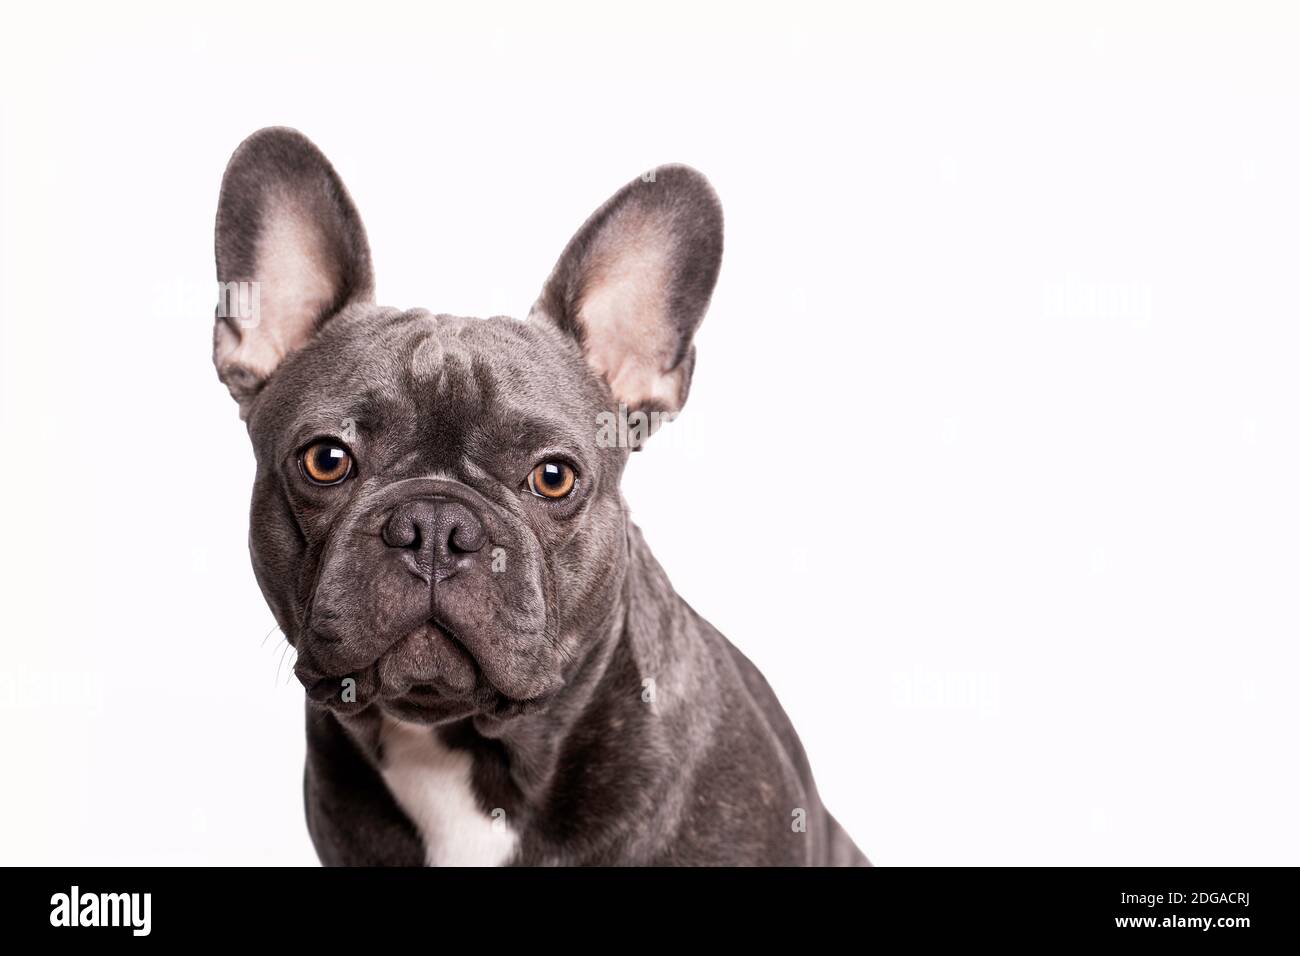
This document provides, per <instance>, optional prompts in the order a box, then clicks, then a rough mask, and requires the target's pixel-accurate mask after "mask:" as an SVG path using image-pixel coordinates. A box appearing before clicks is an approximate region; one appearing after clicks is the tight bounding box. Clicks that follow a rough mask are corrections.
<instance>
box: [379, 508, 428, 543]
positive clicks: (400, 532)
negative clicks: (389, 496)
mask: <svg viewBox="0 0 1300 956" xmlns="http://www.w3.org/2000/svg"><path fill="white" fill-rule="evenodd" d="M383 539H384V544H386V545H388V546H389V547H390V548H414V549H416V550H419V548H420V545H421V543H422V542H423V539H424V535H423V534H422V533H421V529H420V515H419V514H418V513H417V512H416V511H415V510H414V509H413V508H411V507H410V506H409V505H407V506H403V507H401V508H398V509H397V510H396V511H394V512H393V513H392V514H391V515H390V516H389V518H388V521H386V522H385V523H384V530H383Z"/></svg>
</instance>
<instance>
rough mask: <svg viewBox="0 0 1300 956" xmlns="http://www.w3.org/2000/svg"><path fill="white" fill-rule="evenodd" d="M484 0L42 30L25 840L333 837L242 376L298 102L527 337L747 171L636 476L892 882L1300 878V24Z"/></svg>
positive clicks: (13, 637) (21, 184)
mask: <svg viewBox="0 0 1300 956" xmlns="http://www.w3.org/2000/svg"><path fill="white" fill-rule="evenodd" d="M438 6H446V7H447V9H437V7H438ZM470 6H471V5H468V4H447V5H426V4H414V3H413V4H410V5H409V6H390V5H388V4H383V3H377V2H369V3H366V4H364V5H361V6H357V5H355V4H339V5H334V4H329V3H319V2H317V3H310V4H301V5H299V6H297V7H295V8H292V9H290V8H281V7H276V6H264V5H262V4H256V3H255V4H239V3H230V2H225V3H222V4H220V5H217V6H216V7H215V8H214V9H213V10H212V11H211V12H208V13H198V12H180V11H178V10H176V9H173V8H172V7H171V6H170V5H164V4H158V5H156V6H143V5H138V4H137V5H134V6H128V7H123V6H122V5H120V4H113V5H87V6H86V7H85V8H83V9H81V10H80V11H78V12H70V11H66V10H52V9H50V10H47V9H46V8H35V7H33V8H30V9H29V10H27V11H25V14H24V15H25V16H26V17H28V19H26V20H25V21H21V22H20V21H17V20H15V19H13V16H14V15H11V16H10V18H9V19H8V21H7V23H6V28H5V31H4V36H3V39H0V320H2V324H0V436H2V438H3V455H2V458H3V461H2V465H0V482H2V489H0V490H2V492H3V502H4V509H3V519H2V520H3V528H4V531H3V548H0V588H2V589H3V594H2V599H3V605H2V607H0V611H2V614H0V634H2V639H3V646H2V653H0V766H2V767H3V777H4V785H3V792H2V794H0V806H2V808H3V812H0V862H4V863H68V864H91V863H146V862H160V863H223V864H224V863H314V862H315V856H314V853H313V851H312V848H311V845H310V843H309V841H308V838H307V834H306V828H305V825H304V822H303V813H302V806H301V764H302V756H303V739H302V737H303V731H302V715H301V707H302V704H301V699H302V694H301V690H300V688H299V687H298V685H297V683H296V681H294V680H292V679H291V676H290V667H289V660H288V659H287V658H284V659H283V660H282V652H283V650H284V644H283V642H281V640H280V635H279V634H278V633H272V634H270V636H269V637H268V636H267V635H268V632H269V631H271V630H272V628H273V620H272V617H271V614H270V612H269V611H268V610H267V609H266V607H265V604H264V603H263V600H262V598H261V595H260V593H259V591H258V589H257V586H256V584H255V582H254V580H253V576H252V573H251V570H250V568H249V562H248V555H247V545H246V536H247V508H248V495H249V490H250V482H251V477H252V470H253V469H252V465H253V459H252V453H251V451H250V449H249V447H248V442H247V438H246V435H245V433H244V429H243V426H242V425H241V424H240V422H239V420H238V417H237V414H236V410H235V406H234V404H233V403H232V402H231V401H230V400H229V399H228V398H227V396H226V394H225V391H224V389H223V388H222V387H221V386H220V385H219V384H218V382H217V380H216V377H215V374H214V372H213V370H212V367H211V364H210V358H209V350H210V334H211V315H212V306H213V303H214V301H215V291H214V278H215V277H214V272H213V262H212V221H213V214H214V211H215V204H216V198H217V186H218V183H219V181H220V177H221V173H222V170H223V168H224V166H225V162H226V160H227V158H228V157H229V155H230V153H231V151H232V150H233V149H234V148H235V146H236V145H237V144H238V143H239V141H240V140H241V139H242V138H243V137H244V136H245V135H247V134H248V133H250V132H252V131H253V130H255V129H257V128H259V127H261V126H264V125H269V124H289V125H293V126H296V127H298V128H300V129H302V130H303V131H304V132H306V133H307V134H308V135H309V136H311V137H312V138H313V139H314V140H315V141H316V142H317V143H318V144H319V145H320V146H321V148H322V149H323V150H324V151H325V152H326V154H327V155H328V156H329V157H330V158H331V159H332V160H333V162H334V164H335V165H336V167H337V168H338V170H339V172H340V173H341V175H342V176H343V178H344V180H345V181H346V182H347V183H348V184H349V187H350V188H351V190H352V193H353V196H354V198H355V199H356V201H357V203H358V205H359V207H360V209H361V212H362V215H363V217H364V218H365V220H366V223H367V226H368V229H369V233H370V238H371V243H372V246H373V250H374V256H375V263H376V269H377V275H378V279H379V298H380V300H381V301H382V302H384V303H385V304H390V305H395V306H403V307H409V306H416V305H420V306H425V307H429V308H431V309H434V310H436V311H446V312H455V313H462V314H470V315H487V314H492V313H498V312H505V313H509V314H514V315H523V314H524V313H525V312H526V311H527V309H528V306H529V305H530V304H531V302H532V300H533V298H534V296H535V295H536V293H537V291H538V289H539V287H540V284H541V281H542V279H543V278H544V277H545V275H546V273H547V271H548V270H549V268H550V266H551V264H552V262H553V261H554V258H555V256H556V255H557V254H558V253H559V251H560V249H561V247H562V246H563V244H564V242H565V241H566V240H567V239H568V237H569V236H570V234H571V233H572V232H573V230H574V229H576V228H577V226H578V225H579V224H580V223H581V222H582V220H583V219H584V218H585V216H586V215H587V214H588V213H589V212H590V211H591V210H592V209H593V208H594V207H595V206H596V205H597V204H598V203H599V202H601V201H602V200H603V199H604V198H605V197H606V196H607V195H609V194H610V193H611V192H612V191H613V190H615V189H616V188H617V187H619V186H620V185H621V184H622V183H624V182H625V181H627V180H628V179H631V178H632V177H633V176H635V175H637V174H638V173H639V172H641V171H642V170H644V169H646V168H648V167H650V166H653V165H655V164H657V163H660V162H666V161H681V162H687V163H690V164H692V165H694V166H696V167H697V168H699V169H701V170H702V171H704V172H705V173H706V174H707V175H708V176H709V177H710V178H711V180H712V181H713V183H714V185H715V186H716V187H717V189H718V191H719V193H720V194H721V197H722V200H723V204H724V207H725V210H726V215H727V251H726V255H725V259H724V263H723V270H722V277H721V281H720V283H719V286H718V289H717V294H716V296H715V298H714V303H713V307H712V310H711V312H710V314H709V317H708V319H707V320H706V321H705V324H704V327H703V330H702V332H701V334H700V336H699V339H698V346H699V362H698V365H697V369H696V377H695V384H694V387H693V391H692V395H691V401H690V403H689V405H688V406H687V409H686V412H685V414H684V415H683V417H682V419H681V420H680V421H679V422H677V423H676V424H675V425H673V426H670V429H669V430H668V431H665V432H664V433H661V434H660V435H659V436H657V437H656V439H655V440H654V441H653V442H652V443H651V446H650V448H649V450H647V451H646V452H645V453H644V454H643V455H640V456H637V458H636V459H634V461H633V463H632V465H631V466H630V469H629V474H628V476H627V479H626V482H625V492H626V495H627V498H628V500H629V502H630V504H631V507H632V509H633V513H634V515H635V517H636V519H637V521H638V523H639V524H640V525H641V526H642V528H643V529H644V530H645V533H646V535H647V537H648V539H649V541H650V543H651V544H652V546H653V548H654V550H655V552H656V554H657V556H658V557H659V559H660V561H661V562H662V563H663V564H664V566H665V567H666V569H667V570H668V573H669V574H670V576H671V577H672V579H673V581H674V582H675V584H676V586H677V587H678V589H679V590H680V592H681V594H682V595H683V596H684V597H685V598H686V599H687V600H688V601H690V602H691V603H692V604H693V605H694V606H695V607H696V608H697V609H698V610H700V611H701V612H702V613H703V614H704V615H705V616H706V617H708V618H709V619H710V620H711V621H712V622H713V623H714V624H715V625H717V626H718V627H719V628H720V629H721V630H722V631H723V632H724V633H725V634H727V635H728V636H729V637H730V638H731V639H732V640H733V641H734V642H735V643H736V644H738V645H739V646H740V648H741V649H742V650H744V651H745V652H746V653H747V654H748V655H749V656H750V657H752V658H753V659H754V660H755V661H756V662H757V663H758V664H759V666H760V667H761V668H762V670H763V671H764V672H765V674H766V675H767V677H768V679H769V680H770V681H771V683H772V684H773V686H774V687H775V688H776V690H777V692H778V694H779V696H780V697H781V700H782V701H783V703H784V705H785V707H786V709H787V710H788V711H789V713H790V715H791V716H792V718H793V720H794V723H795V725H796V727H797V728H798V729H799V732H800V734H801V735H802V738H803V741H804V743H805V745H806V746H807V749H808V751H809V754H810V756H811V759H812V764H813V767H814V769H815V771H816V774H817V779H818V782H819V785H820V788H821V790H822V793H823V796H824V798H825V800H826V802H827V804H828V805H829V806H830V808H831V809H832V811H833V812H834V813H835V814H836V815H837V816H838V817H839V818H840V820H841V821H842V822H843V823H844V825H845V826H846V827H847V829H848V830H849V831H850V833H851V834H852V835H853V836H854V838H855V839H856V841H857V842H858V843H859V845H860V846H861V847H862V848H863V849H864V850H865V851H866V852H867V853H868V854H869V855H870V856H871V857H872V858H873V860H875V861H876V862H877V863H881V864H936V863H948V864H987V863H993V864H1003V863H1008V864H1009V863H1048V864H1069V863H1077V864H1104V863H1117V864H1139V863H1141V864H1229V863H1239V864H1262V863H1273V864H1280V863H1292V864H1294V863H1296V862H1300V834H1298V832H1297V823H1296V814H1295V808H1296V806H1297V804H1300V771H1298V770H1297V761H1296V728H1297V717H1300V713H1298V710H1300V705H1298V704H1297V695H1296V693H1295V681H1296V675H1297V671H1298V667H1297V665H1298V664H1300V654H1298V653H1297V649H1296V640H1297V635H1298V634H1300V602H1298V601H1297V591H1296V582H1297V578H1298V577H1300V507H1298V504H1297V495H1296V489H1297V486H1298V485H1300V444H1298V440H1300V394H1297V391H1298V389H1297V385H1296V365H1297V361H1296V359H1297V348H1298V347H1300V334H1298V332H1297V321H1298V320H1300V293H1298V291H1297V281H1296V275H1297V264H1300V227H1298V223H1300V190H1298V188H1297V175H1296V173H1297V170H1298V169H1300V141H1298V139H1297V124H1296V117H1297V91H1300V57H1297V56H1296V50H1297V39H1300V38H1298V37H1297V30H1296V24H1295V22H1294V20H1292V19H1291V18H1290V17H1289V16H1288V14H1287V12H1286V7H1285V6H1284V5H1281V4H1279V5H1278V6H1276V7H1263V6H1254V5H1246V4H1241V3H1233V4H1223V5H1221V6H1219V7H1215V6H1210V5H1205V4H1184V3H1178V4H1168V5H1161V6H1146V5H1134V4H1128V3H1125V4H1118V5H1115V6H1113V7H1111V6H1099V5H1097V4H1094V3H1089V4H1081V5H1079V6H1078V7H1049V6H1046V5H1042V4H1031V3H1027V4H1023V5H1015V6H1010V5H1001V6H996V7H989V6H987V5H979V6H980V9H979V10H978V11H977V10H975V9H971V8H973V7H974V6H975V5H965V4H957V5H953V6H931V5H917V4H906V5H902V4H899V5H896V6H898V7H900V8H903V9H901V10H890V9H887V8H876V7H869V6H865V5H861V4H854V5H845V6H843V7H830V6H825V7H823V6H818V5H814V4H808V3H799V4H790V5H789V6H776V5H767V4H744V5H743V6H740V7H737V8H736V9H725V8H721V7H716V8H715V7H713V6H710V5H707V4H704V3H700V2H691V3H686V4H681V5H677V4H672V3H663V2H655V3H650V4H634V5H631V4H630V5H627V6H626V7H625V8H623V9H621V10H618V11H611V10H609V9H606V5H605V4H591V5H589V6H585V7H581V8H570V9H569V10H567V11H566V12H563V13H561V12H558V11H557V10H556V9H554V5H553V4H545V5H535V6H526V5H521V6H518V7H506V8H483V7H482V6H481V5H472V6H473V7H474V12H472V13H471V12H468V10H467V8H468V7H470ZM538 7H545V8H546V11H547V12H545V13H543V12H541V11H540V10H539V9H537V8H538ZM264 637H265V638H266V639H265V640H263V638H264Z"/></svg>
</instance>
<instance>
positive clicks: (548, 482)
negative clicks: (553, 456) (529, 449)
mask: <svg viewBox="0 0 1300 956" xmlns="http://www.w3.org/2000/svg"><path fill="white" fill-rule="evenodd" d="M577 480H578V476H577V474H576V473H575V472H574V470H573V469H572V468H570V467H569V466H568V465H566V464H565V463H564V462H562V461H544V462H542V463H541V464H540V465H538V466H537V467H536V468H534V469H533V470H532V471H531V472H529V474H528V490H529V491H531V492H532V493H533V494H535V495H537V497H539V498H563V497H565V496H566V495H567V494H569V492H571V491H573V485H574V483H575V482H576V481H577Z"/></svg>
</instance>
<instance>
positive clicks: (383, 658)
mask: <svg viewBox="0 0 1300 956" xmlns="http://www.w3.org/2000/svg"><path fill="white" fill-rule="evenodd" d="M430 631H432V632H434V634H435V635H436V636H437V637H439V638H442V639H443V640H445V641H446V642H447V643H448V645H450V646H451V647H452V648H454V650H455V652H456V653H458V654H459V655H462V656H463V657H464V659H465V661H466V662H468V665H469V667H470V669H471V670H472V680H471V685H472V686H471V687H469V688H457V687H453V686H451V685H450V684H448V683H447V682H445V681H442V680H439V679H438V678H437V677H435V678H434V679H432V680H430V679H428V678H427V677H425V676H424V675H419V674H416V675H412V679H411V680H410V681H409V682H406V681H394V680H393V679H392V678H393V676H394V674H393V672H392V671H391V670H386V669H385V668H384V665H385V663H386V662H387V661H389V660H391V657H392V655H394V654H396V653H401V652H402V650H403V648H402V645H404V644H405V643H406V642H408V641H411V640H415V639H419V638H422V637H424V636H426V635H428V633H429V632H430ZM294 670H295V673H296V674H297V676H298V679H299V680H300V681H301V682H302V684H303V686H304V688H305V689H306V691H307V695H308V696H309V697H311V698H312V699H313V700H317V701H322V702H336V701H338V700H339V699H340V692H339V688H340V685H341V683H342V682H343V681H345V680H348V679H349V678H351V679H352V680H354V681H355V682H356V692H357V693H356V697H357V700H358V701H360V700H361V699H362V698H363V697H367V698H371V699H379V700H397V699H407V698H410V699H412V700H414V699H417V698H424V699H429V700H432V699H439V700H446V699H447V698H449V697H465V696H471V695H473V694H474V689H475V687H477V686H478V685H479V684H480V683H481V681H482V680H483V671H482V668H480V667H479V664H478V660H477V659H476V658H475V657H474V655H473V654H472V653H471V652H470V650H469V648H468V647H466V645H465V643H464V642H463V641H461V640H460V639H459V638H458V637H457V636H456V635H455V633H454V632H453V631H452V630H451V628H449V627H448V626H447V625H446V624H444V623H443V622H442V621H440V620H438V619H437V618H435V617H430V618H428V619H427V620H425V621H424V622H423V623H421V624H420V625H419V626H418V627H416V628H413V629H412V630H410V631H408V632H406V633H405V634H402V635H401V636H400V637H398V638H397V639H396V640H394V641H392V642H391V643H390V644H389V645H388V646H387V647H385V648H384V650H383V651H381V652H380V653H379V655H378V656H376V657H375V658H373V659H372V660H370V661H368V662H366V663H364V664H361V665H359V666H357V667H353V668H351V669H349V670H346V671H342V672H338V673H329V672H326V671H324V670H321V669H319V668H318V667H316V666H315V665H314V663H313V662H311V661H309V660H308V659H307V658H306V656H305V655H303V654H299V656H298V661H297V663H296V664H295V666H294Z"/></svg>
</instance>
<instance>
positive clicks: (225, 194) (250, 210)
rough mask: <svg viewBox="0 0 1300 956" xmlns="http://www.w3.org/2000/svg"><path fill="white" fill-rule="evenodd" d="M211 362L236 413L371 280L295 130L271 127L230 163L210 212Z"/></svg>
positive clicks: (331, 192) (334, 187) (363, 251)
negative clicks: (214, 296)
mask: <svg viewBox="0 0 1300 956" xmlns="http://www.w3.org/2000/svg"><path fill="white" fill-rule="evenodd" d="M216 246H217V281H218V283H219V290H220V301H219V302H218V304H217V320H216V329H215V330H214V333H213V349H212V360H213V362H214V363H215V364H216V366H217V374H218V375H219V376H220V377H221V380H222V381H223V382H225V383H226V386H227V387H228V388H229V389H230V394H231V395H233V396H234V397H235V399H236V400H237V401H238V402H239V408H240V414H241V416H243V415H247V413H248V404H249V402H250V401H251V400H252V399H253V397H254V396H255V395H256V394H257V392H258V391H259V390H260V389H261V388H262V386H263V385H264V384H265V383H266V380H267V379H268V378H269V377H270V375H271V374H272V373H273V372H274V371H275V369H276V367H277V366H278V365H279V364H280V362H281V361H283V359H284V357H285V356H286V355H288V354H289V353H290V352H292V351H294V350H295V349H297V348H300V347H301V346H302V345H303V344H304V343H306V342H307V341H308V340H309V339H310V338H311V336H312V335H314V334H315V332H316V331H317V329H318V328H319V327H320V326H321V324H322V323H324V322H325V321H326V320H328V319H329V317H330V316H332V315H334V314H335V313H337V312H338V311H339V310H340V309H342V308H343V307H344V306H346V305H349V304H350V303H353V302H362V301H368V300H369V299H370V297H371V295H372V294H373V290H374V278H373V275H372V272H371V267H370V248H369V245H368V244H367V242H366V233H365V229H364V228H363V227H362V225H361V217H360V216H358V215H357V211H356V207H354V206H353V204H352V200H351V198H350V197H349V196H348V193H347V190H346V189H344V187H343V182H342V181H341V180H340V179H339V177H338V174H337V173H336V172H334V168H333V167H332V166H330V164H329V161H328V160H327V159H326V158H325V157H324V155H322V154H321V152H320V150H318V149H317V148H316V147H315V146H314V145H313V144H312V143H311V141H310V140H308V139H307V137H305V136H303V135H302V134H301V133H299V132H297V131H296V130H292V129H288V128H285V127H271V128H268V129H263V130H259V131H258V132H256V133H254V134H253V135H252V136H250V137H248V139H246V140H244V142H243V143H242V144H240V147H239V148H238V149H237V150H235V154H234V155H233V156H232V157H231V158H230V163H229V165H228V166H227V167H226V174H225V176H224V177H223V178H222V180H221V198H220V200H219V202H218V205H217V241H216Z"/></svg>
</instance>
